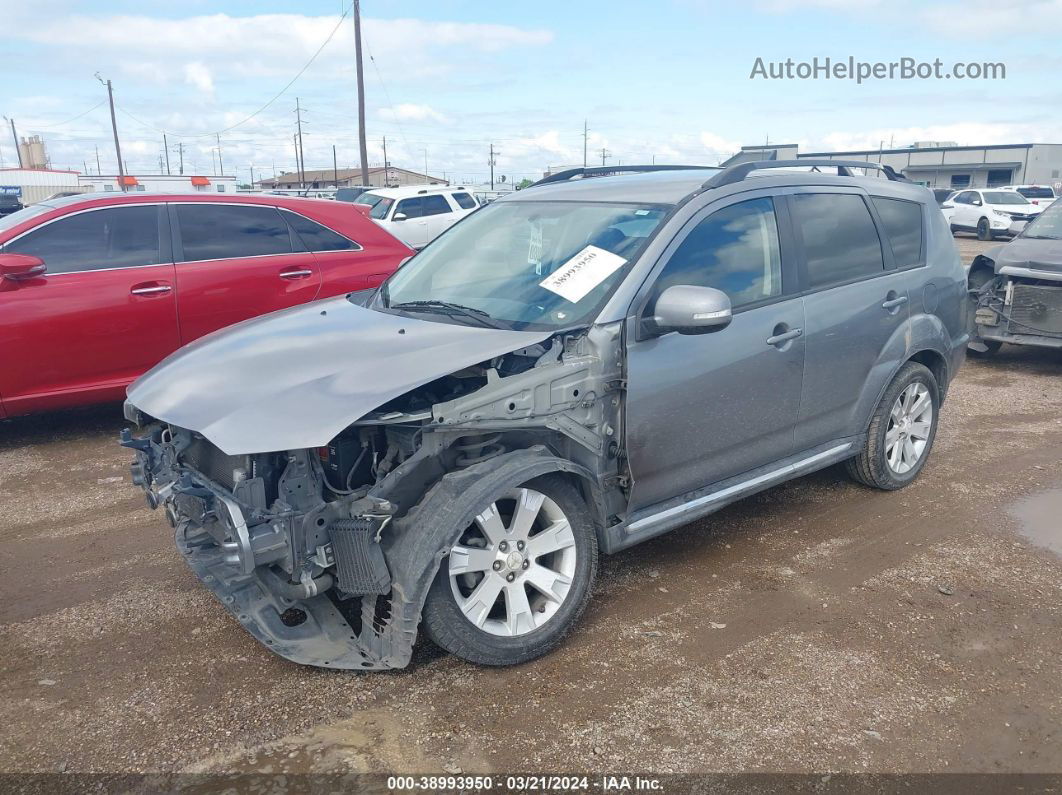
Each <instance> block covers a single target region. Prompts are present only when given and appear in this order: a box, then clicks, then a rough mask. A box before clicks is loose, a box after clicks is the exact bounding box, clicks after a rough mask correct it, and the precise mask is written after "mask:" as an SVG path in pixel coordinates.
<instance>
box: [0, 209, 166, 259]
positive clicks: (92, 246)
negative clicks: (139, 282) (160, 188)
mask: <svg viewBox="0 0 1062 795" xmlns="http://www.w3.org/2000/svg"><path fill="white" fill-rule="evenodd" d="M4 251H5V252H7V253H10V254H29V255H30V256H33V257H39V258H40V259H42V260H44V264H45V265H47V266H48V273H79V272H81V271H93V270H104V269H108V268H134V267H137V266H138V265H158V264H159V210H158V207H156V206H155V205H140V206H132V207H108V208H106V209H103V210H89V211H88V212H83V213H78V214H76V215H71V216H68V217H66V218H60V219H59V220H57V221H53V222H52V223H50V224H46V225H45V226H42V227H41V228H40V229H35V230H33V231H32V232H27V233H26V234H24V235H23V236H22V237H20V238H18V239H17V240H14V241H12V242H11V243H8V244H7V245H6V246H4Z"/></svg>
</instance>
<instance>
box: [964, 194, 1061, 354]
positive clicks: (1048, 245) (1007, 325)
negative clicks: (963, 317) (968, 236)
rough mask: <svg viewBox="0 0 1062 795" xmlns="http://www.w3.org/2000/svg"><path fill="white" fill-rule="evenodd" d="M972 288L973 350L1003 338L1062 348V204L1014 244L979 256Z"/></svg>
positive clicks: (995, 346) (988, 349)
mask: <svg viewBox="0 0 1062 795" xmlns="http://www.w3.org/2000/svg"><path fill="white" fill-rule="evenodd" d="M969 288H970V294H971V298H972V301H973V305H974V310H973V311H974V318H973V322H974V325H975V327H976V331H975V335H974V340H973V342H971V348H972V349H973V350H974V351H976V352H978V353H995V352H996V351H997V350H999V348H1000V346H1002V344H1003V343H1004V342H1007V343H1010V344H1012V345H1033V346H1039V347H1046V348H1062V205H1059V206H1057V207H1056V206H1052V207H1050V208H1048V209H1047V210H1046V211H1045V212H1044V213H1042V214H1041V216H1040V217H1039V218H1037V219H1036V220H1035V221H1033V222H1032V223H1031V224H1029V226H1028V227H1026V229H1025V230H1024V231H1023V232H1022V233H1021V234H1020V235H1019V236H1018V237H1017V238H1015V239H1014V240H1013V241H1011V242H1010V243H1008V244H1006V245H1004V246H998V247H997V248H994V249H992V250H991V251H988V252H986V253H984V254H981V255H978V256H977V257H976V258H975V259H974V261H973V263H972V264H971V267H970V274H969Z"/></svg>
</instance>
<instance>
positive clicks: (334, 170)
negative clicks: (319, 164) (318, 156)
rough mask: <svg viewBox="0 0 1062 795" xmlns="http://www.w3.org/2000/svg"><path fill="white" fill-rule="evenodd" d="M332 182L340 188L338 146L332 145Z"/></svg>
mask: <svg viewBox="0 0 1062 795" xmlns="http://www.w3.org/2000/svg"><path fill="white" fill-rule="evenodd" d="M332 181H333V182H335V183H336V187H337V188H338V187H339V163H338V161H337V160H336V145H335V144H332Z"/></svg>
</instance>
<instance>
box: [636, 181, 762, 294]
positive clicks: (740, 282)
mask: <svg viewBox="0 0 1062 795" xmlns="http://www.w3.org/2000/svg"><path fill="white" fill-rule="evenodd" d="M677 284H689V285H693V286H696V287H714V288H716V289H717V290H722V291H723V292H724V293H726V294H727V295H728V296H729V297H730V303H731V305H732V306H733V307H734V308H735V309H736V308H738V307H741V306H745V305H748V304H754V303H757V302H759V301H764V300H766V299H768V298H774V297H775V296H778V295H781V294H782V259H781V254H780V251H779V246H778V224H777V221H776V220H775V214H774V202H773V201H772V200H771V199H770V198H761V199H750V200H749V201H744V202H740V203H739V204H732V205H730V206H729V207H724V208H723V209H721V210H718V211H716V212H714V213H712V214H711V215H709V216H708V217H707V218H705V219H703V220H702V221H700V222H699V223H698V224H697V226H696V227H694V229H693V231H691V232H690V233H689V234H688V235H687V236H686V239H685V240H683V241H682V243H681V244H679V247H678V248H677V249H676V250H675V253H674V254H672V255H671V259H669V260H668V263H667V265H665V266H664V270H663V271H662V272H661V274H660V276H659V277H658V278H657V281H656V286H655V288H654V290H653V300H652V301H651V302H650V304H649V306H650V308H651V307H652V306H654V305H655V303H656V299H657V298H658V297H659V296H660V294H661V293H662V292H663V291H664V290H666V289H667V288H668V287H671V286H673V285H677Z"/></svg>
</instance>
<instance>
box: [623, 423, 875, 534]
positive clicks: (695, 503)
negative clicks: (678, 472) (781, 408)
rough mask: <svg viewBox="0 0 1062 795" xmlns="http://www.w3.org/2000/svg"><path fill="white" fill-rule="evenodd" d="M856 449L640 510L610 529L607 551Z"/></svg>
mask: <svg viewBox="0 0 1062 795" xmlns="http://www.w3.org/2000/svg"><path fill="white" fill-rule="evenodd" d="M854 446H855V442H845V443H844V444H839V445H835V446H833V447H830V448H828V449H826V450H822V451H821V452H818V453H814V454H812V455H809V456H805V457H803V458H800V459H798V460H796V461H794V462H792V463H790V464H786V465H784V466H781V467H774V468H772V469H768V470H767V471H765V472H762V473H761V474H758V475H753V476H752V477H748V475H744V476H741V479H740V480H737V481H736V482H734V483H732V484H731V485H729V486H723V487H722V488H717V489H716V490H715V491H712V492H710V493H708V494H705V495H703V496H701V497H695V498H694V499H692V500H688V501H686V502H679V503H677V504H676V503H675V501H674V500H668V503H672V504H671V505H670V507H667V508H663V509H661V508H660V505H665V504H667V503H661V504H658V505H654V506H650V507H649V508H647V509H643V510H641V511H638V512H636V513H634V514H633V515H632V517H631V518H630V519H629V520H628V521H627V522H624V523H623V524H619V525H616V526H615V527H611V528H609V538H608V540H607V544H608V549H607V550H606V551H607V552H617V551H619V550H621V549H626V548H627V547H630V546H634V545H635V544H640V543H641V542H642V541H645V540H647V539H650V538H652V537H653V536H658V535H660V534H662V533H666V532H668V531H669V530H674V529H675V528H676V527H681V526H682V525H684V524H688V523H690V522H692V521H694V520H695V519H700V518H701V517H703V516H707V515H708V514H710V513H714V512H715V511H718V510H719V509H720V508H723V507H724V506H727V505H729V504H730V503H732V502H736V501H737V500H740V499H742V498H744V497H748V496H749V495H751V494H755V493H756V492H758V491H763V490H764V489H767V488H770V487H771V486H776V485H778V484H779V483H784V482H785V481H787V480H790V479H792V478H794V477H797V476H799V475H806V474H809V473H811V472H814V471H815V470H817V469H822V468H824V467H828V466H830V465H831V464H835V463H837V462H838V461H843V460H844V459H846V458H849V457H851V455H852V452H851V451H852V448H853V447H854ZM754 471H755V470H754Z"/></svg>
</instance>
